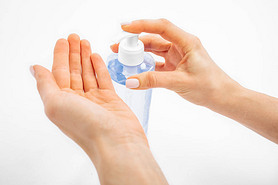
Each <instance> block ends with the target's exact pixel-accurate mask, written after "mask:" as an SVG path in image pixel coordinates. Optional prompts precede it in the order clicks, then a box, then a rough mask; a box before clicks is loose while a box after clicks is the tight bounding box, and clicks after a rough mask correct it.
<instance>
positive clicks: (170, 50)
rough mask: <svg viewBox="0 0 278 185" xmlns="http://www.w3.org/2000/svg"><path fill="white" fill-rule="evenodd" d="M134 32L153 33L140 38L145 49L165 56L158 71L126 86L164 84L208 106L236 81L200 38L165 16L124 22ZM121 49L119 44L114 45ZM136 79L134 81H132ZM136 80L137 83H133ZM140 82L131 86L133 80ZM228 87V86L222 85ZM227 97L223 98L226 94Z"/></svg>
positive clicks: (113, 46)
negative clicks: (213, 56)
mask: <svg viewBox="0 0 278 185" xmlns="http://www.w3.org/2000/svg"><path fill="white" fill-rule="evenodd" d="M122 29H123V30H124V31H127V32H131V33H141V32H147V33H154V34H159V35H160V36H161V37H162V38H161V37H160V36H158V35H154V34H150V35H146V36H142V37H140V40H141V41H142V42H143V43H144V45H145V51H149V52H152V53H154V54H156V55H158V56H161V57H164V58H165V63H162V62H157V63H156V67H155V69H156V71H155V72H148V73H142V74H139V75H135V76H132V77H130V78H129V80H127V82H126V83H127V87H129V86H130V87H132V88H134V89H148V88H154V87H163V88H167V89H170V90H173V91H175V92H177V93H178V94H179V95H180V96H182V97H183V98H185V99H187V100H188V101H191V102H192V103H195V104H198V105H204V106H207V105H208V104H211V103H214V102H213V101H214V100H215V99H216V98H219V96H225V94H226V93H225V92H223V91H230V90H232V87H233V86H237V83H236V82H235V81H233V80H232V79H231V78H229V76H227V75H226V74H225V73H224V72H223V71H222V70H221V69H220V68H219V67H218V66H217V65H216V64H215V63H214V62H213V61H212V59H211V58H210V56H209V55H208V53H207V52H206V50H205V49H204V47H203V46H202V44H201V42H200V40H199V39H198V38H197V37H196V36H194V35H191V34H189V33H186V32H185V31H183V30H181V29H180V28H178V27H177V26H175V25H174V24H172V23H171V22H169V21H167V20H165V19H159V20H137V21H133V22H131V23H130V24H125V25H122ZM111 48H112V50H113V51H114V52H118V44H115V45H112V46H111ZM130 79H133V80H130ZM134 79H137V80H138V81H139V83H138V82H136V83H135V82H134ZM129 81H131V82H133V83H134V84H138V85H137V86H138V87H136V86H134V85H133V84H131V85H130V82H129ZM223 87H225V88H223ZM223 98H224V97H223Z"/></svg>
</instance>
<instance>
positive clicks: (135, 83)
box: [125, 78, 139, 89]
mask: <svg viewBox="0 0 278 185" xmlns="http://www.w3.org/2000/svg"><path fill="white" fill-rule="evenodd" d="M125 86H126V87H127V88H129V89H131V88H137V87H139V80H138V79H136V78H132V79H127V80H126V82H125Z"/></svg>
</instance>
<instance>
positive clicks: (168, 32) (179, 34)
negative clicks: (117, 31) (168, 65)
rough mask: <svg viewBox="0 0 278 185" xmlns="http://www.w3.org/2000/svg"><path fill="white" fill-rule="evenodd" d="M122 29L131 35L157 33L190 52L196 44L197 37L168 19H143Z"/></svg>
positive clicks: (123, 26)
mask: <svg viewBox="0 0 278 185" xmlns="http://www.w3.org/2000/svg"><path fill="white" fill-rule="evenodd" d="M122 29H123V30H124V31H127V32H131V33H141V32H147V33H156V34H159V35H161V36H162V37H163V38H164V39H166V40H168V41H170V42H172V43H174V44H177V45H178V46H180V47H181V48H183V49H185V50H186V51H189V50H190V49H192V47H193V46H194V44H195V42H194V41H195V40H196V37H195V36H194V35H191V34H189V33H187V32H185V31H183V30H182V29H181V28H179V27H177V26H176V25H174V24H173V23H171V22H170V21H168V20H166V19H142V20H136V21H132V22H131V23H129V24H123V25H122Z"/></svg>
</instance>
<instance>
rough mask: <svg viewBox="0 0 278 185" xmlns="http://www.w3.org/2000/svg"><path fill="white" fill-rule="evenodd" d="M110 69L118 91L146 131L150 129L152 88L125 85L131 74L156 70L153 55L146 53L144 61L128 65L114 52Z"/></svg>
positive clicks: (109, 60) (111, 56)
mask: <svg viewBox="0 0 278 185" xmlns="http://www.w3.org/2000/svg"><path fill="white" fill-rule="evenodd" d="M107 67H108V71H109V73H110V76H111V78H112V81H113V85H114V87H115V90H116V93H117V94H118V95H119V97H120V98H122V99H123V101H124V102H125V103H126V104H127V105H128V106H129V107H130V109H131V110H132V111H133V112H134V113H135V115H136V116H137V118H138V120H139V121H140V123H141V125H142V127H143V129H144V131H145V133H146V134H147V130H148V120H149V108H150V103H151V96H152V90H151V89H148V90H132V89H128V88H126V87H125V82H126V79H127V78H128V77H130V76H133V75H136V74H139V73H143V72H148V71H154V68H155V62H154V59H153V57H152V56H151V55H150V54H148V53H144V61H143V62H142V63H141V64H139V65H137V66H126V65H123V64H122V63H121V62H119V60H118V54H117V53H113V54H111V55H110V56H109V57H108V66H107Z"/></svg>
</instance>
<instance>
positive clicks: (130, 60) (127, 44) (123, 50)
mask: <svg viewBox="0 0 278 185" xmlns="http://www.w3.org/2000/svg"><path fill="white" fill-rule="evenodd" d="M138 36H139V35H138V34H133V33H128V32H125V31H123V32H122V34H121V35H120V38H119V39H118V42H120V45H119V51H118V59H119V61H120V62H121V63H122V64H124V65H126V66H137V65H139V64H141V63H142V62H143V61H144V44H143V42H142V41H140V40H139V39H138Z"/></svg>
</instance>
